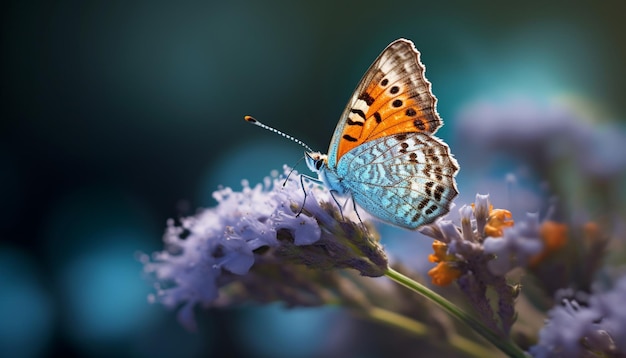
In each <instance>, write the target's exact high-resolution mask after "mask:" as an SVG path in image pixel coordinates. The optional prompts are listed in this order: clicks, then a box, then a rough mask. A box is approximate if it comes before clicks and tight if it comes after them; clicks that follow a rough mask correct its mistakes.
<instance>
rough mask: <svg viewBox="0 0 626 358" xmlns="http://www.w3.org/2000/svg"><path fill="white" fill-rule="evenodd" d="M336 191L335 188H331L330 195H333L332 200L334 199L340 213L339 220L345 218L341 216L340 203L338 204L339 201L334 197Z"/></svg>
mask: <svg viewBox="0 0 626 358" xmlns="http://www.w3.org/2000/svg"><path fill="white" fill-rule="evenodd" d="M336 192H337V191H336V190H331V191H330V196H332V197H333V200H334V201H335V204H337V207H338V208H339V214H341V220H345V218H344V217H343V208H342V207H341V205H339V201H338V200H337V198H336V197H335V193H336Z"/></svg>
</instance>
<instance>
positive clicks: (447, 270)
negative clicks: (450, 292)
mask: <svg viewBox="0 0 626 358" xmlns="http://www.w3.org/2000/svg"><path fill="white" fill-rule="evenodd" d="M433 251H434V253H433V254H430V255H428V260H429V261H430V262H438V263H439V264H438V265H437V266H435V267H434V268H432V269H431V270H430V271H428V276H430V277H431V279H432V282H433V284H435V285H438V286H447V285H449V284H451V283H452V282H453V281H454V280H456V279H457V278H459V276H461V271H460V270H459V269H457V268H456V267H454V266H453V265H452V264H451V263H452V262H453V261H455V260H456V257H455V256H454V255H448V245H447V244H445V243H443V242H441V241H437V240H435V241H433Z"/></svg>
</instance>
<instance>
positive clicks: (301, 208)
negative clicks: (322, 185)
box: [290, 173, 319, 217]
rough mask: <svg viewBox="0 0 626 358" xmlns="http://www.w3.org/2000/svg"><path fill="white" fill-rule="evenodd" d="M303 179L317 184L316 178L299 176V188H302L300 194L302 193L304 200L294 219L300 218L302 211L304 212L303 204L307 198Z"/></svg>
mask: <svg viewBox="0 0 626 358" xmlns="http://www.w3.org/2000/svg"><path fill="white" fill-rule="evenodd" d="M290 174H291V173H290ZM304 178H307V179H309V180H312V181H315V182H319V179H317V178H313V177H310V176H308V175H304V174H300V186H301V187H302V192H303V193H304V200H302V206H300V210H299V211H298V213H297V214H296V217H298V216H300V214H302V210H304V204H306V197H307V196H308V194H307V192H306V188H305V187H304Z"/></svg>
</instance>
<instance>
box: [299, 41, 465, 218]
mask: <svg viewBox="0 0 626 358" xmlns="http://www.w3.org/2000/svg"><path fill="white" fill-rule="evenodd" d="M436 101H437V100H436V98H435V97H434V95H433V94H432V92H431V89H430V83H429V82H428V81H427V80H426V79H425V78H424V66H423V65H422V64H421V62H420V60H419V52H417V50H416V49H415V47H414V46H413V43H412V42H410V41H408V40H404V39H399V40H396V41H394V42H393V43H392V44H390V45H389V46H388V47H387V48H386V49H385V50H384V51H383V52H382V53H381V55H380V56H379V57H378V58H377V59H376V61H375V62H374V63H373V64H372V66H371V67H370V68H369V70H368V71H367V72H366V74H365V76H364V77H363V79H362V80H361V82H360V83H359V85H358V86H357V88H356V90H355V92H354V94H353V95H352V98H351V99H350V101H349V102H348V106H347V107H346V109H345V111H344V113H343V114H342V116H341V119H340V120H339V123H338V124H337V128H336V129H335V133H334V134H333V137H332V139H331V142H330V148H329V153H328V156H326V155H324V154H321V153H318V152H307V153H305V157H306V159H307V165H308V166H309V168H310V169H311V170H312V171H315V172H317V174H318V178H319V180H320V181H322V182H323V183H324V184H325V185H326V186H327V187H328V188H329V189H330V190H333V191H335V192H337V193H339V194H348V195H351V196H352V198H353V200H354V201H355V202H356V203H357V204H358V205H359V206H361V207H363V208H364V209H365V210H367V211H368V212H369V213H370V214H372V215H374V216H375V217H378V218H379V219H381V220H383V221H386V222H389V223H391V224H394V225H397V226H401V227H405V228H410V229H414V228H417V227H419V226H421V225H424V224H428V223H431V222H432V221H434V220H435V219H436V218H437V217H439V216H441V215H443V214H445V213H447V212H448V211H449V210H450V205H451V202H452V200H453V199H454V197H456V195H457V194H458V191H457V189H456V184H455V182H454V176H455V175H456V172H457V171H458V164H457V163H456V160H454V158H453V157H452V156H451V155H450V154H449V148H448V146H447V145H446V144H445V143H443V142H442V141H441V140H439V139H438V138H436V137H435V136H433V133H434V132H435V131H436V130H437V128H439V127H440V126H441V124H442V121H441V119H440V118H439V115H438V114H437V112H436V111H435V104H436Z"/></svg>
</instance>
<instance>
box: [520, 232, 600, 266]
mask: <svg viewBox="0 0 626 358" xmlns="http://www.w3.org/2000/svg"><path fill="white" fill-rule="evenodd" d="M592 230H593V229H592ZM539 234H540V236H541V240H542V241H543V250H542V251H541V252H540V253H538V254H537V255H535V256H533V257H532V258H531V259H530V267H533V266H536V265H538V264H539V263H540V262H541V261H543V260H544V259H545V258H546V257H548V256H549V255H551V254H552V253H554V252H556V251H558V250H560V249H561V248H562V247H563V246H565V244H566V243H567V225H565V224H560V223H557V222H555V221H549V220H547V221H544V222H543V224H541V228H540V229H539Z"/></svg>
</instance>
